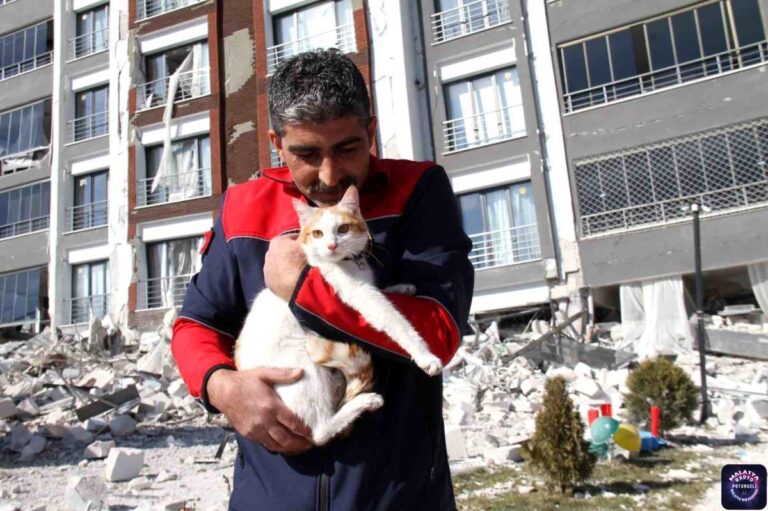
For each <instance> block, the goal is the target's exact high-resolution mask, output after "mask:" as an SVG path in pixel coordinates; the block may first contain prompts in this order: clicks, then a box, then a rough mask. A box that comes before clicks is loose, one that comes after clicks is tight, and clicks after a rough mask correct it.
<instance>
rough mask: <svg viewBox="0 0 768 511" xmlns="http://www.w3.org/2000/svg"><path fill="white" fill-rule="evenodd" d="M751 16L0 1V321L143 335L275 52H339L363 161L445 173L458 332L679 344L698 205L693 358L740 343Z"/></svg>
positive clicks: (753, 113)
mask: <svg viewBox="0 0 768 511" xmlns="http://www.w3.org/2000/svg"><path fill="white" fill-rule="evenodd" d="M767 19H768V3H766V0H704V1H690V0H675V1H673V2H660V1H653V2H642V3H638V2H631V1H629V0H622V1H619V2H615V1H614V2H605V1H602V0H600V1H587V0H556V1H546V0H472V1H469V0H435V1H421V2H411V1H406V0H366V1H364V0H325V1H307V0H269V1H264V2H261V1H234V2H227V3H225V2H223V1H221V0H202V1H195V0H183V1H181V0H179V1H174V2H168V1H164V0H114V1H109V2H105V1H104V0H71V1H70V0H55V1H53V2H44V1H38V0H12V1H8V0H6V1H2V2H0V41H1V42H0V45H1V48H0V58H1V59H2V62H1V64H2V65H1V66H0V169H1V172H2V175H0V251H1V252H2V254H3V257H2V258H0V293H2V294H0V296H1V297H2V300H1V302H2V304H1V305H0V326H3V327H8V328H10V329H16V330H18V329H23V330H32V331H39V330H41V329H42V327H43V326H45V325H51V326H53V327H56V328H62V329H63V330H65V331H69V332H71V331H84V330H85V329H86V327H87V325H88V322H89V318H90V317H92V316H103V315H105V314H109V315H110V316H111V317H112V318H113V319H114V321H115V322H117V323H119V324H121V325H128V326H130V327H131V328H136V329H139V330H152V329H154V328H155V327H156V325H157V324H158V322H159V321H160V319H161V318H162V316H163V315H164V314H165V312H166V311H167V310H168V309H169V308H171V307H174V306H179V305H180V304H181V301H182V299H183V296H184V292H185V289H186V285H187V283H188V282H189V280H190V278H191V277H192V276H193V275H194V274H195V272H196V271H197V270H198V269H199V267H200V257H199V254H198V249H199V247H200V244H201V242H202V236H203V234H204V233H205V232H206V231H208V230H209V229H210V228H211V226H212V224H213V222H214V221H215V218H216V215H217V210H218V207H219V204H220V203H221V198H222V195H223V194H224V193H225V191H226V188H227V186H229V185H231V184H234V183H238V182H243V181H245V180H247V179H252V178H255V177H256V176H257V175H258V171H259V170H261V169H264V168H268V167H271V166H277V165H280V164H281V162H280V160H279V156H278V155H277V153H276V151H275V150H274V148H272V147H270V143H269V140H268V138H267V137H266V136H265V134H266V132H267V131H268V129H269V126H270V122H269V116H268V113H267V98H266V91H267V86H268V83H269V79H270V76H271V74H272V73H273V71H274V70H275V68H276V66H278V65H279V64H280V62H282V61H283V60H285V59H286V58H288V57H290V56H291V55H294V54H296V53H298V52H300V51H304V50H307V49H311V48H317V47H337V48H339V49H340V50H341V51H343V52H345V53H346V54H347V55H349V56H350V58H351V59H352V60H353V61H354V62H355V63H356V64H357V65H358V67H359V68H360V70H361V72H362V73H363V76H364V77H365V80H366V82H367V83H368V84H369V86H370V89H371V92H372V97H373V100H374V105H373V106H374V109H375V113H376V115H377V116H378V119H379V124H378V134H377V142H376V146H375V148H374V152H375V153H376V154H377V155H379V156H382V157H388V158H412V159H432V160H434V161H436V162H437V163H439V164H441V165H443V166H444V167H445V168H446V170H447V171H448V174H449V176H450V178H451V181H452V184H453V187H454V191H455V193H456V197H457V202H458V204H459V205H460V208H461V211H462V216H463V220H464V226H465V230H466V231H467V233H468V234H469V235H470V237H471V238H472V240H473V244H474V248H473V251H472V253H471V256H470V257H471V259H472V262H473V264H474V265H475V268H476V288H475V293H474V300H473V303H472V311H471V312H472V314H473V317H474V318H475V319H476V320H477V321H478V322H480V323H483V322H484V320H486V319H491V318H502V321H501V322H500V325H501V327H502V330H504V326H505V318H512V319H511V320H510V322H511V324H513V325H515V324H519V325H522V326H525V325H528V324H529V323H530V324H532V325H534V326H536V325H537V324H538V321H530V320H531V318H534V319H544V320H545V321H547V322H549V323H550V325H551V326H555V327H556V328H557V326H558V325H560V326H561V327H563V328H565V327H566V326H567V327H568V328H572V330H573V332H575V337H577V338H579V339H581V338H582V337H584V336H586V337H589V336H590V334H593V333H595V334H597V335H598V336H599V335H602V334H605V333H606V332H607V327H605V326H603V327H602V328H603V330H600V327H599V326H595V324H596V323H597V324H599V323H603V322H623V324H624V328H623V329H621V331H620V332H619V330H617V329H612V330H611V331H612V332H614V333H616V334H617V335H616V337H622V338H623V339H624V341H627V342H631V343H632V345H633V348H635V351H639V352H642V350H643V349H646V348H647V350H646V351H647V352H649V353H650V352H651V351H652V350H659V349H661V350H664V349H667V348H669V349H670V350H672V351H674V349H676V348H677V347H679V346H682V345H690V342H691V341H692V334H691V330H690V327H689V321H688V318H689V317H690V316H691V314H692V313H693V307H692V304H691V300H690V298H689V296H690V295H692V292H693V284H692V271H693V240H692V229H691V221H690V219H691V212H690V206H691V204H693V203H696V204H698V205H700V206H702V207H703V208H705V213H704V214H703V221H702V254H703V262H704V271H705V282H706V285H707V290H706V307H705V309H706V312H707V313H710V314H712V315H715V316H714V317H715V319H712V321H711V322H710V327H711V328H710V342H711V343H713V344H712V346H711V347H712V348H716V347H717V346H716V345H717V344H718V343H720V346H721V347H722V346H723V345H725V346H726V349H725V351H729V350H730V351H734V350H733V349H731V348H732V347H733V346H735V345H736V344H739V343H743V342H747V344H746V345H745V347H743V348H739V349H738V350H735V351H738V352H740V353H747V354H750V353H753V352H754V350H752V351H750V350H751V348H750V346H751V345H750V344H749V342H753V341H754V342H757V341H758V340H759V339H760V338H764V337H765V335H764V327H763V326H762V324H763V323H764V321H765V319H764V315H763V313H764V312H765V309H766V307H768V303H766V302H768V296H766V295H768V291H766V286H768V284H766V282H768V276H767V275H766V273H768V268H767V263H766V256H765V253H764V252H765V250H764V247H766V246H768V231H767V230H766V229H765V228H764V227H762V226H764V225H766V218H763V217H765V215H766V211H768V210H766V209H765V206H766V204H768V164H766V161H768V111H766V109H767V108H768V107H766V105H768V101H766V99H768V97H767V96H768V89H766V87H765V76H766V60H767V59H768V46H767V45H768V43H767V42H766V37H765V33H766V27H767V26H768V22H767V21H766V20H767ZM266 207H268V206H266ZM737 306H739V307H737ZM733 324H736V325H737V326H738V325H739V324H740V325H741V327H739V328H741V333H744V334H745V335H746V336H747V337H745V335H739V336H737V337H738V339H732V338H731V337H729V333H730V332H729V331H728V329H727V328H716V327H720V326H722V327H729V325H730V326H731V328H736V327H733V326H732V325H733ZM716 331H717V332H716ZM715 332H716V333H715ZM619 333H620V334H621V335H618V334H619ZM749 335H753V336H754V337H748V336H749ZM761 336H762V337H761ZM659 339H662V343H661V344H659ZM744 339H747V341H744ZM750 339H751V340H750ZM664 343H666V344H664ZM723 343H725V344H723ZM643 346H645V348H643ZM729 346H730V348H729Z"/></svg>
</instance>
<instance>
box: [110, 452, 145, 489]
mask: <svg viewBox="0 0 768 511" xmlns="http://www.w3.org/2000/svg"><path fill="white" fill-rule="evenodd" d="M105 465H106V466H105V469H104V478H105V479H106V480H107V481H112V482H118V481H129V480H131V479H133V478H134V477H138V475H139V473H140V472H141V469H142V467H143V466H144V451H142V450H140V449H132V448H129V447H119V448H114V449H111V450H110V451H109V455H108V456H107V461H106V462H105Z"/></svg>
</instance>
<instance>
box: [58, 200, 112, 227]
mask: <svg viewBox="0 0 768 511" xmlns="http://www.w3.org/2000/svg"><path fill="white" fill-rule="evenodd" d="M65 222H66V224H65V225H66V226H67V227H66V228H67V232H75V231H82V230H85V229H92V228H94V227H101V226H103V225H107V201H105V200H104V201H98V202H91V203H89V204H81V205H79V206H73V207H69V208H67V209H66V211H65Z"/></svg>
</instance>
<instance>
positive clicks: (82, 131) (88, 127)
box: [67, 112, 109, 144]
mask: <svg viewBox="0 0 768 511" xmlns="http://www.w3.org/2000/svg"><path fill="white" fill-rule="evenodd" d="M108 132H109V112H99V113H96V114H92V115H86V116H85V117H79V118H77V119H72V120H71V121H67V143H68V144H73V143H75V142H82V141H83V140H89V139H91V138H96V137H102V136H104V135H107V134H108Z"/></svg>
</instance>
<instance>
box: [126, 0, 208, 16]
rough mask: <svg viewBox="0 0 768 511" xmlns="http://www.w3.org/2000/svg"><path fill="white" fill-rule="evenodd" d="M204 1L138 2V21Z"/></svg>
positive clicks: (145, 0) (162, 0)
mask: <svg viewBox="0 0 768 511" xmlns="http://www.w3.org/2000/svg"><path fill="white" fill-rule="evenodd" d="M202 1H203V0H137V2H136V19H137V20H143V19H147V18H151V17H152V16H159V15H161V14H164V13H166V12H170V11H175V10H176V9H182V8H184V7H187V6H189V5H194V4H199V3H200V2H202Z"/></svg>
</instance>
